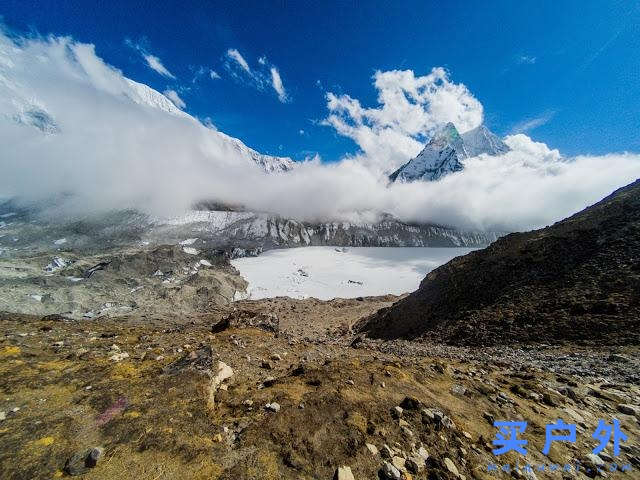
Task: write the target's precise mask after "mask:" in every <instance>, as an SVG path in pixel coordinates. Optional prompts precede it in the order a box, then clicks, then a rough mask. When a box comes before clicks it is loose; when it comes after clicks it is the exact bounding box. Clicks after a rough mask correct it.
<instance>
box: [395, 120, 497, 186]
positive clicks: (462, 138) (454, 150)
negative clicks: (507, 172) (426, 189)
mask: <svg viewBox="0 0 640 480" xmlns="http://www.w3.org/2000/svg"><path fill="white" fill-rule="evenodd" d="M508 151H509V147H508V146H507V145H506V144H505V143H504V142H503V141H502V140H500V138H498V137H497V136H496V135H494V134H493V133H491V132H490V131H489V129H488V128H487V127H485V126H484V125H480V126H479V127H477V128H474V129H473V130H470V131H468V132H466V133H464V134H462V135H460V133H458V130H457V129H456V127H455V126H454V125H453V123H447V124H446V125H445V126H444V127H443V128H441V129H440V130H439V131H438V132H436V134H435V135H434V136H433V137H432V138H431V140H430V141H429V143H427V145H426V146H425V147H424V149H423V150H422V151H421V152H420V153H419V154H418V156H417V157H415V158H413V159H411V160H409V161H408V162H407V163H405V164H404V165H402V166H401V167H400V168H399V169H398V170H396V171H395V172H393V173H392V174H391V175H390V176H389V179H390V180H391V181H392V182H395V181H400V182H412V181H415V180H427V181H434V180H439V179H440V178H442V177H443V176H445V175H447V174H449V173H453V172H459V171H460V170H462V169H463V168H464V160H465V159H467V158H470V157H475V156H478V155H481V154H487V155H500V154H502V153H505V152H508Z"/></svg>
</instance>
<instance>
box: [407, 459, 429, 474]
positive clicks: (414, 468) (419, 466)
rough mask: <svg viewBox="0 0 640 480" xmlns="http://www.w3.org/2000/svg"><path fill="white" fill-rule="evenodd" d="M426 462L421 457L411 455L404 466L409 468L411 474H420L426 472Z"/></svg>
mask: <svg viewBox="0 0 640 480" xmlns="http://www.w3.org/2000/svg"><path fill="white" fill-rule="evenodd" d="M424 462H425V461H424V459H423V458H422V457H420V456H419V455H410V456H409V457H408V458H407V460H406V461H405V462H404V464H405V466H406V467H407V470H409V471H410V472H411V473H419V472H421V471H422V470H424V466H425V463H424Z"/></svg>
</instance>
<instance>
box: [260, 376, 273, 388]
mask: <svg viewBox="0 0 640 480" xmlns="http://www.w3.org/2000/svg"><path fill="white" fill-rule="evenodd" d="M275 383H276V378H275V377H267V378H265V379H264V380H263V382H262V386H264V387H271V386H273V384H275Z"/></svg>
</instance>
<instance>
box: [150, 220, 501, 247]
mask: <svg viewBox="0 0 640 480" xmlns="http://www.w3.org/2000/svg"><path fill="white" fill-rule="evenodd" d="M152 228H153V230H154V231H155V232H156V233H159V234H161V235H162V236H163V237H167V238H170V237H171V235H172V232H174V231H179V232H180V233H179V235H182V236H185V235H187V236H193V237H200V238H207V239H210V240H211V241H212V242H213V244H215V245H217V246H220V247H223V246H227V245H233V246H236V247H240V248H244V249H255V248H256V247H259V248H261V249H264V250H268V249H272V248H283V247H300V246H322V245H330V246H342V247H483V246H485V245H488V244H490V243H491V242H494V241H495V240H496V239H497V238H498V237H499V236H500V235H501V233H500V232H484V231H478V230H476V231H465V230H460V229H457V228H454V227H447V226H442V225H435V224H408V223H404V222H401V221H399V220H397V219H395V218H393V217H391V216H385V217H383V218H382V219H381V220H380V221H379V222H376V223H364V222H324V223H311V222H302V221H297V220H293V219H287V218H283V217H279V216H277V215H271V214H267V213H256V212H231V211H193V212H191V213H190V214H188V215H186V216H184V217H180V218H176V219H171V220H169V221H159V222H157V223H156V224H155V225H154V226H153V227H152ZM179 235H178V236H179Z"/></svg>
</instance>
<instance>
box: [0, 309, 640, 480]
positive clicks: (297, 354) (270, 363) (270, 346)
mask: <svg viewBox="0 0 640 480" xmlns="http://www.w3.org/2000/svg"><path fill="white" fill-rule="evenodd" d="M396 300H397V298H395V297H383V298H363V299H353V300H333V301H328V302H321V301H317V300H313V299H308V300H299V301H296V300H291V299H285V298H278V299H272V300H262V301H241V302H236V303H234V304H233V305H227V306H217V307H212V308H211V311H210V312H209V313H207V314H191V315H187V314H185V315H182V314H163V315H147V316H137V315H136V316H120V317H118V318H111V317H109V316H102V317H100V318H84V319H66V318H64V317H62V316H58V315H52V316H44V317H41V316H29V315H16V314H4V315H2V316H1V317H0V331H1V332H2V337H0V357H1V362H0V378H1V379H2V380H1V381H0V389H1V395H0V419H1V420H0V442H1V444H2V448H1V449H0V478H3V479H5V478H6V479H24V478H38V479H39V478H43V479H44V478H60V477H66V476H77V475H82V476H83V478H87V479H89V478H92V479H98V478H104V479H113V478H119V479H129V478H135V479H158V480H159V479H175V478H202V479H205V478H206V479H216V478H219V479H234V480H236V479H279V478H285V479H296V480H299V479H330V478H338V479H352V478H355V479H373V478H381V479H401V478H404V479H411V478H415V479H420V478H423V479H427V478H428V479H472V478H473V479H490V478H527V479H533V478H567V479H568V478H578V479H579V478H588V477H591V478H593V477H595V476H597V475H599V476H601V477H603V478H604V477H607V478H617V477H621V478H637V475H638V473H637V472H638V468H640V444H639V443H638V434H639V433H640V423H639V421H640V420H639V419H640V401H639V399H640V378H639V376H638V371H639V370H638V369H639V367H640V357H639V356H638V348H637V347H631V346H626V347H608V348H593V347H590V348H582V347H576V346H564V347H558V346H551V345H530V346H520V347H518V346H513V345H505V346H504V347H501V348H498V349H482V350H480V349H468V348H461V347H448V346H445V345H442V344H429V343H418V342H406V341H399V340H397V341H389V342H381V341H378V340H370V339H367V338H363V337H361V336H359V335H355V334H354V333H352V327H353V324H354V323H355V322H356V321H357V320H358V319H359V318H362V317H365V316H367V315H370V314H371V313H373V312H374V311H376V310H378V309H379V308H381V307H385V306H388V305H390V304H391V303H392V302H393V301H396ZM558 418H561V419H563V420H564V421H565V422H567V423H571V424H576V428H577V441H576V443H566V442H555V443H554V444H553V445H552V448H551V451H550V453H549V456H548V457H545V456H543V455H542V453H541V450H542V447H543V445H544V442H545V425H546V424H547V423H551V422H554V421H556V419H558ZM613 418H617V419H619V420H620V421H621V427H622V429H623V431H624V432H625V433H626V434H627V435H628V440H627V441H626V442H624V443H622V444H621V451H620V455H619V456H618V457H614V455H613V450H612V447H611V445H610V446H609V447H607V448H606V449H605V450H604V451H603V452H601V453H600V454H599V455H593V454H592V453H591V450H592V449H593V448H594V447H595V446H596V445H597V442H596V440H594V439H593V438H592V436H591V435H592V433H593V432H594V430H595V428H596V425H597V424H598V420H599V419H604V420H605V421H607V422H609V423H610V422H611V421H612V419H613ZM517 419H523V420H526V421H528V427H527V430H526V434H525V435H524V438H527V439H528V441H529V445H528V448H529V453H528V454H527V456H526V457H523V456H520V455H519V454H516V453H514V452H510V453H508V454H505V455H502V456H500V457H496V456H495V455H494V454H493V453H492V451H491V450H492V449H493V448H495V447H494V446H493V445H492V444H491V442H492V440H493V439H494V438H495V433H496V428H495V427H494V426H493V422H494V420H517ZM575 461H579V462H580V463H581V465H582V467H581V471H579V472H576V471H574V470H572V471H569V472H549V471H547V472H541V471H538V470H537V466H539V465H547V466H550V465H552V464H559V465H561V468H564V465H565V464H566V463H571V464H572V465H573V464H574V462H575ZM614 462H615V463H617V465H620V466H621V467H622V466H623V465H625V468H627V469H628V470H627V472H625V473H622V472H620V471H618V472H614V473H611V472H609V469H610V468H611V465H612V464H613V463H614ZM526 463H530V464H531V465H532V466H534V470H533V471H532V472H527V471H524V470H523V469H522V468H521V469H520V470H518V471H514V472H512V473H504V472H500V471H499V472H491V471H488V469H489V468H491V467H490V465H493V464H496V465H498V467H499V468H502V467H503V466H504V465H511V467H512V468H515V465H516V464H519V465H520V467H523V466H524V465H525V464H526ZM547 468H549V467H547ZM598 468H599V469H600V471H601V472H600V473H598Z"/></svg>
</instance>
